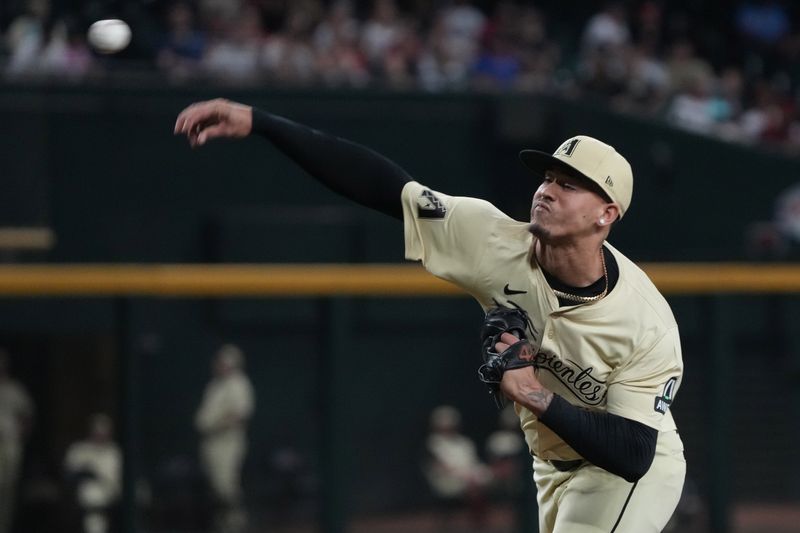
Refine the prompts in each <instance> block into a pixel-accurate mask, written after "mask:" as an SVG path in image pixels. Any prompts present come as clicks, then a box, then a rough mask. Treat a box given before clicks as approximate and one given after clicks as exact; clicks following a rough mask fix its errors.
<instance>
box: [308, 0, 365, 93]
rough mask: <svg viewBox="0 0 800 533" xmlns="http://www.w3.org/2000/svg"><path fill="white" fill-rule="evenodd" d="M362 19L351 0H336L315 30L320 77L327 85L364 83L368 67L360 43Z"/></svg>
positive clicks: (314, 41)
mask: <svg viewBox="0 0 800 533" xmlns="http://www.w3.org/2000/svg"><path fill="white" fill-rule="evenodd" d="M358 36H359V23H358V21H357V20H356V19H355V17H354V16H353V6H352V3H351V2H350V1H349V0H338V1H337V2H334V3H333V4H332V5H331V7H330V9H329V10H328V13H327V14H326V15H325V18H324V19H323V20H322V22H321V23H320V25H319V26H317V28H316V30H315V31H314V36H313V43H314V50H315V53H316V56H317V63H316V67H317V69H318V72H319V77H320V79H321V80H322V82H323V83H325V85H327V86H340V85H344V86H349V87H363V86H364V85H366V84H367V83H368V82H369V79H370V76H369V69H368V68H367V61H366V58H365V57H364V54H362V53H361V50H360V49H359V47H358Z"/></svg>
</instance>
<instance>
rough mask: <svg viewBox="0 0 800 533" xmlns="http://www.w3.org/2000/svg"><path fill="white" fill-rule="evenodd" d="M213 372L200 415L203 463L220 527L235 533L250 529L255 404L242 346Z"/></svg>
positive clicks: (227, 350) (224, 354)
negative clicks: (247, 496)
mask: <svg viewBox="0 0 800 533" xmlns="http://www.w3.org/2000/svg"><path fill="white" fill-rule="evenodd" d="M213 371H214V377H213V379H212V380H211V382H210V383H209V384H208V385H207V386H206V390H205V393H204V394H203V400H202V403H201V404H200V407H199V408H198V410H197V414H196V415H195V426H196V427H197V431H198V432H199V433H200V436H201V444H200V460H201V464H202V466H203V470H204V472H205V474H206V476H207V478H208V482H209V485H210V487H211V490H212V493H213V495H214V498H215V499H216V502H215V503H216V505H218V506H219V508H218V512H217V514H216V522H217V524H216V527H217V528H218V529H219V530H220V531H225V532H235V531H240V530H242V529H243V528H244V527H245V525H246V516H245V513H244V510H243V509H242V501H241V500H242V486H241V485H242V484H241V473H242V464H243V463H244V459H245V454H246V453H247V422H248V420H249V419H250V417H251V416H252V414H253V409H254V405H255V400H254V397H253V387H252V385H251V383H250V380H249V379H248V377H247V376H246V375H245V373H244V356H243V354H242V351H241V350H240V349H239V348H238V347H237V346H234V345H232V344H226V345H224V346H223V347H222V348H220V350H219V351H218V352H217V354H216V357H215V358H214V363H213Z"/></svg>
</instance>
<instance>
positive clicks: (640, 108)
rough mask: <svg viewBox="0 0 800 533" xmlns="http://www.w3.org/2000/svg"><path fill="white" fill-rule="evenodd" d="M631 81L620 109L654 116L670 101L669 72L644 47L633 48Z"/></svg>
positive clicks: (628, 56)
mask: <svg viewBox="0 0 800 533" xmlns="http://www.w3.org/2000/svg"><path fill="white" fill-rule="evenodd" d="M625 58H626V64H625V71H626V74H627V81H626V85H625V88H624V92H623V98H622V100H620V101H618V102H617V104H618V105H617V107H618V108H623V109H627V110H635V111H637V112H640V113H643V114H646V115H654V114H656V113H658V112H660V111H661V109H662V108H663V106H664V105H665V103H666V101H667V99H668V97H669V89H670V79H669V72H668V71H667V68H666V66H665V65H664V63H663V62H661V61H659V60H658V59H657V58H656V57H654V56H653V55H651V54H650V53H648V50H647V49H646V48H645V47H643V46H631V47H629V48H628V50H627V52H626V55H625Z"/></svg>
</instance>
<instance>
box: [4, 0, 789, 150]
mask: <svg viewBox="0 0 800 533" xmlns="http://www.w3.org/2000/svg"><path fill="white" fill-rule="evenodd" d="M76 6H79V7H76ZM0 9H2V11H0V24H1V25H0V32H2V33H1V34H0V42H2V45H3V46H2V47H0V61H2V72H3V74H4V77H5V80H6V81H7V82H11V83H13V82H15V81H19V80H24V81H26V82H29V81H30V80H31V79H38V80H47V81H51V80H57V81H58V82H59V83H65V82H76V83H77V82H85V81H87V80H93V79H95V80H96V79H100V80H103V79H109V77H110V76H112V75H113V76H124V77H125V78H124V79H134V78H135V77H137V76H138V77H139V78H140V79H145V78H147V79H150V78H152V77H157V78H158V79H164V80H167V81H168V82H170V83H174V84H188V83H215V84H227V85H233V86H260V87H263V86H270V87H286V86H288V87H334V88H366V87H373V88H375V87H376V88H381V89H390V90H409V89H413V90H422V91H431V92H435V91H465V90H478V91H521V92H538V93H544V94H548V93H549V94H558V95H561V96H565V97H573V98H583V99H589V100H590V101H601V102H607V103H608V104H609V105H611V106H613V107H614V108H616V109H618V110H620V111H623V112H631V113H636V114H640V115H644V116H647V117H657V118H663V119H666V120H668V121H670V122H672V123H674V124H675V125H677V126H678V127H681V128H686V129H688V130H692V131H694V132H698V133H702V134H708V135H715V136H719V137H722V138H724V139H727V140H731V141H737V142H743V143H751V144H756V143H758V144H762V145H766V146H770V147H775V148H779V149H788V150H790V151H792V152H794V151H797V150H800V116H799V115H798V111H797V99H798V95H800V93H798V80H799V78H800V67H798V65H800V61H798V59H800V29H799V28H798V24H797V20H798V16H797V15H798V10H797V8H795V7H794V5H793V4H792V3H790V2H786V1H780V0H740V1H735V2H703V1H694V2H691V1H672V2H667V1H666V0H630V1H627V2H624V1H614V2H606V3H594V2H574V3H570V4H569V5H567V4H564V3H559V2H555V1H553V0H541V1H535V2H530V1H522V0H518V1H512V0H499V1H489V0H484V1H471V0H406V1H403V0H362V1H357V0H327V1H326V0H292V1H290V0H193V1H189V0H150V1H148V2H137V1H132V0H118V1H107V2H101V1H99V0H95V1H89V2H62V3H59V2H58V0H17V3H16V4H15V3H14V2H10V3H8V6H7V7H5V8H0ZM112 17H113V18H122V19H123V20H126V21H127V22H128V23H129V24H130V25H131V27H132V28H133V41H132V43H131V45H130V46H129V47H128V48H127V49H125V50H124V51H122V52H121V53H118V54H114V55H104V54H100V53H98V52H96V51H93V50H92V48H91V46H90V45H89V44H88V43H87V41H86V29H87V27H88V25H89V24H90V23H91V22H92V21H95V20H98V19H102V18H112ZM115 79H117V78H115Z"/></svg>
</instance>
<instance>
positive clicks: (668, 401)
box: [655, 378, 678, 415]
mask: <svg viewBox="0 0 800 533" xmlns="http://www.w3.org/2000/svg"><path fill="white" fill-rule="evenodd" d="M677 384H678V379H677V378H669V380H668V381H667V382H666V383H665V384H664V392H663V393H662V394H661V396H656V401H655V410H656V411H657V412H659V413H661V414H662V415H663V414H665V413H666V412H667V409H669V406H670V405H672V398H673V397H674V395H675V386H676V385H677Z"/></svg>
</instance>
